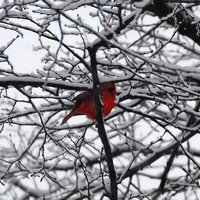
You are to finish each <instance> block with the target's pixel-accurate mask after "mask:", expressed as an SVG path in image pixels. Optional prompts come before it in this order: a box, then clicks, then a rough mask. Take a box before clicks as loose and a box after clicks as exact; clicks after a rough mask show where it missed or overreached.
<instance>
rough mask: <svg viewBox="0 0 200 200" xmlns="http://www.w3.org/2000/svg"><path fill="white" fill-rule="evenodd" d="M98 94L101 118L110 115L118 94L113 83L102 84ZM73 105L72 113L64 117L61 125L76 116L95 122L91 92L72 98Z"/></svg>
mask: <svg viewBox="0 0 200 200" xmlns="http://www.w3.org/2000/svg"><path fill="white" fill-rule="evenodd" d="M99 94H100V98H101V102H102V113H103V117H106V116H107V115H109V114H110V112H111V111H112V109H113V108H114V107H115V105H116V98H115V97H116V95H117V94H118V92H117V90H116V87H115V83H114V82H108V83H103V84H101V85H100V87H99ZM74 101H75V104H74V107H73V109H72V111H71V112H70V113H69V114H68V115H66V116H65V118H64V119H63V121H62V124H64V123H66V122H67V121H68V120H69V119H70V118H71V117H73V116H76V115H86V116H87V117H88V118H89V119H91V120H93V121H95V120H96V118H97V116H96V108H95V100H94V93H93V90H87V91H85V92H83V93H81V94H79V95H78V96H76V97H75V98H74Z"/></svg>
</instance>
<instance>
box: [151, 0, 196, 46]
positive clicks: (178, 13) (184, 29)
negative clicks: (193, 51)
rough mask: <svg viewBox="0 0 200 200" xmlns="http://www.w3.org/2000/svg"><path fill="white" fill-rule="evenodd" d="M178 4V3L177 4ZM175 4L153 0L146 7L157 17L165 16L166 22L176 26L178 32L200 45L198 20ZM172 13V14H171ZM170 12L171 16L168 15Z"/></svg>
mask: <svg viewBox="0 0 200 200" xmlns="http://www.w3.org/2000/svg"><path fill="white" fill-rule="evenodd" d="M177 5H178V4H177ZM175 7H176V4H172V3H165V2H164V1H161V0H154V1H153V4H151V5H150V6H149V7H148V10H149V11H151V12H153V13H154V14H156V15H157V16H158V17H159V18H164V17H168V16H169V17H168V18H167V22H168V23H169V24H170V25H172V26H174V27H176V26H177V28H178V29H177V30H178V32H179V33H180V34H182V35H185V36H187V37H189V38H190V39H191V40H193V41H194V42H196V43H197V44H199V45H200V34H199V22H197V21H198V19H195V18H194V16H191V15H190V14H189V12H188V11H187V10H186V9H185V8H184V7H182V6H179V7H177V9H176V10H174V8H175ZM172 13H173V14H172ZM170 14H171V16H170Z"/></svg>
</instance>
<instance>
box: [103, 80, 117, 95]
mask: <svg viewBox="0 0 200 200" xmlns="http://www.w3.org/2000/svg"><path fill="white" fill-rule="evenodd" d="M100 91H101V92H110V93H112V94H113V95H117V94H118V92H117V91H116V87H115V83H114V82H109V83H104V84H102V85H101V86H100Z"/></svg>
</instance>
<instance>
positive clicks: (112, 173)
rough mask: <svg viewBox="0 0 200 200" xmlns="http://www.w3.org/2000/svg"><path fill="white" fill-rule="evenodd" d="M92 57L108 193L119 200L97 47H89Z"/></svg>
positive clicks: (115, 199) (95, 97)
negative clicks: (104, 107) (100, 81)
mask: <svg viewBox="0 0 200 200" xmlns="http://www.w3.org/2000/svg"><path fill="white" fill-rule="evenodd" d="M88 50H89V53H90V57H91V72H92V77H93V84H94V99H95V106H96V113H97V127H98V133H99V137H100V138H101V141H102V143H103V146H104V150H105V155H106V161H107V165H108V171H109V178H110V184H111V191H108V195H109V197H110V199H111V200H117V199H118V198H117V196H118V195H117V177H116V172H115V168H114V164H113V159H112V152H111V147H110V144H109V141H108V138H107V135H106V130H105V127H104V121H103V117H102V109H101V107H102V106H101V101H100V98H99V88H98V85H99V80H98V70H97V62H96V49H95V50H94V49H90V48H89V49H88Z"/></svg>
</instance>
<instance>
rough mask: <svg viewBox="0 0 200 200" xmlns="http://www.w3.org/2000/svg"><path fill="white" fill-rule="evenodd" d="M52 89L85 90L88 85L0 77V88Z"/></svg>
mask: <svg viewBox="0 0 200 200" xmlns="http://www.w3.org/2000/svg"><path fill="white" fill-rule="evenodd" d="M9 86H13V87H25V86H32V87H44V88H45V87H46V86H49V87H54V88H59V89H68V90H87V89H88V88H89V85H87V84H82V83H81V84H79V83H77V84H76V83H67V84H66V82H64V81H60V80H50V79H48V80H46V79H42V78H33V77H28V76H27V77H24V76H23V77H19V76H18V77H17V76H7V77H0V87H5V88H7V87H9Z"/></svg>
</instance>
